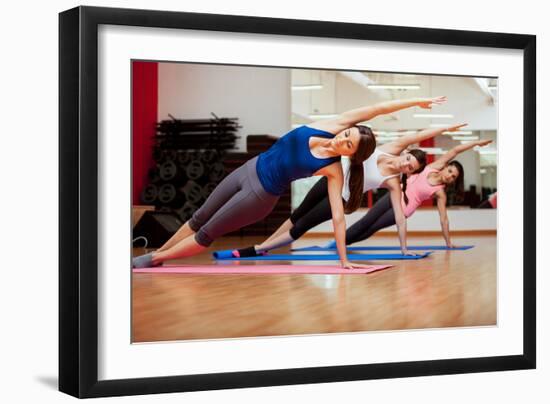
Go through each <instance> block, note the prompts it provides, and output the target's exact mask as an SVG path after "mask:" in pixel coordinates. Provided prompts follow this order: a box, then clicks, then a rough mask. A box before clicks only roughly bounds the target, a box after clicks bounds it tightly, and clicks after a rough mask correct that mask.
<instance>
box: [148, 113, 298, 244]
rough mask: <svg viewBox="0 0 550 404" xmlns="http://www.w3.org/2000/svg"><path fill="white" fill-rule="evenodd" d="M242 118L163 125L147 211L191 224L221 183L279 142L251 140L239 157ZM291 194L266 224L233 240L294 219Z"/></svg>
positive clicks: (252, 137) (267, 138)
mask: <svg viewBox="0 0 550 404" xmlns="http://www.w3.org/2000/svg"><path fill="white" fill-rule="evenodd" d="M237 121H238V118H218V117H215V116H214V119H194V120H181V119H175V118H173V117H171V119H170V120H165V121H161V122H159V123H158V124H157V134H156V136H155V146H154V148H153V159H154V161H155V166H154V167H153V168H151V169H150V170H149V175H148V177H149V181H148V183H147V185H146V186H145V188H144V189H143V191H142V193H141V201H142V203H144V204H145V205H154V206H155V210H156V211H160V212H167V213H171V214H172V215H174V216H175V217H177V219H179V220H181V222H183V223H185V222H186V221H187V220H189V219H190V218H191V216H192V215H193V213H194V212H195V211H196V210H197V209H198V207H199V206H201V204H202V203H204V201H205V200H206V198H207V197H208V196H209V195H210V193H211V192H212V191H213V190H214V188H215V187H216V186H217V185H218V184H219V182H220V181H221V180H222V179H223V178H224V177H225V176H226V175H228V174H229V173H231V172H232V171H233V170H235V169H237V168H238V167H240V166H241V165H243V164H244V163H246V161H248V160H249V159H251V158H253V157H254V156H256V155H258V154H260V153H261V152H263V151H265V150H267V149H268V148H269V147H271V145H272V144H273V143H275V142H276V141H277V137H274V136H269V135H249V136H248V137H247V150H248V152H247V153H237V152H234V151H232V150H234V149H235V143H236V140H237V139H238V136H237V135H236V132H237V129H238V128H239V125H238V122H237ZM290 211H291V206H290V190H289V191H287V192H286V193H285V194H284V195H282V196H281V197H280V199H279V201H278V203H277V204H276V206H275V208H274V209H273V211H272V212H271V213H270V214H269V215H268V216H267V217H266V218H265V219H263V220H261V221H260V222H257V223H254V224H251V225H249V226H245V227H243V228H242V229H240V230H238V231H236V232H233V233H231V234H230V235H233V236H235V235H236V236H267V235H269V234H271V233H272V232H273V231H275V230H276V229H277V228H278V227H279V226H280V225H281V224H282V223H283V222H284V221H285V220H286V219H287V218H288V217H289V215H290Z"/></svg>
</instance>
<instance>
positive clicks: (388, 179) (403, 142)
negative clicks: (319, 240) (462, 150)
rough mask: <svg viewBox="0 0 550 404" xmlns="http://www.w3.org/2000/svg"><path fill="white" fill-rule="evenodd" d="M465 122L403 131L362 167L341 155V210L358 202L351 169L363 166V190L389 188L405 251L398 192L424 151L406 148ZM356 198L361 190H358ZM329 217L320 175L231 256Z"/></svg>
mask: <svg viewBox="0 0 550 404" xmlns="http://www.w3.org/2000/svg"><path fill="white" fill-rule="evenodd" d="M465 125H466V124H461V125H455V126H450V127H446V128H434V129H425V130H422V131H420V132H417V133H415V134H410V135H405V136H402V137H400V138H399V139H398V140H395V141H393V142H390V143H387V144H384V145H382V146H380V147H377V148H376V149H375V151H374V152H373V154H372V155H371V156H370V157H369V158H368V159H367V160H365V161H364V162H363V164H362V167H361V166H360V165H359V166H358V167H353V166H351V167H350V163H349V160H348V159H342V168H343V170H344V188H343V190H342V199H343V203H344V208H345V213H351V212H352V211H353V210H348V209H347V207H348V206H350V205H352V206H359V205H360V201H359V203H357V201H355V202H354V203H352V201H350V191H349V189H350V187H353V184H350V178H354V177H355V178H358V177H359V179H360V177H361V176H357V175H355V176H351V175H350V174H351V170H353V169H357V168H358V169H359V170H361V169H362V170H363V176H362V177H363V179H362V180H363V194H364V193H366V192H367V191H369V190H371V189H377V188H386V189H388V190H389V192H390V199H391V202H392V205H393V208H394V213H395V223H396V225H397V228H398V233H399V242H400V244H401V252H402V254H404V255H406V254H409V252H408V251H407V240H406V237H407V236H406V234H407V226H406V217H405V214H404V213H403V209H402V206H401V198H402V192H405V191H406V189H407V176H409V175H412V174H416V173H419V172H420V171H422V170H423V169H424V167H425V165H426V154H425V153H424V152H423V151H421V150H418V149H413V150H406V149H407V147H409V146H410V145H412V144H415V143H419V142H421V141H423V140H427V139H431V138H433V137H435V136H438V135H441V134H442V133H443V132H453V131H456V130H458V129H460V128H462V127H463V126H465ZM358 195H359V198H361V197H362V194H358ZM330 218H331V208H330V202H329V197H328V185H327V181H326V179H325V178H321V179H320V180H319V181H317V183H316V184H315V185H314V186H313V187H312V188H311V190H310V191H309V192H308V194H307V195H306V197H305V198H304V200H303V201H302V203H301V204H300V206H299V207H298V208H296V209H295V210H294V212H292V214H291V216H290V218H289V219H287V220H286V221H285V222H284V223H283V224H282V225H281V226H280V227H279V229H277V231H276V232H275V233H273V234H272V235H271V236H270V237H269V238H268V239H267V240H266V241H264V242H263V243H262V244H259V245H256V246H251V247H248V248H243V249H239V250H235V251H233V255H234V256H235V257H250V256H256V255H261V254H264V253H266V252H267V251H269V250H273V249H275V248H279V247H282V246H284V245H287V244H290V243H292V242H293V241H295V240H297V239H298V238H300V237H301V236H302V235H303V234H304V233H306V232H307V231H308V230H310V229H312V228H313V227H315V226H317V225H318V224H320V223H323V222H325V221H327V220H329V219H330Z"/></svg>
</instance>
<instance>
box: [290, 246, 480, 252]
mask: <svg viewBox="0 0 550 404" xmlns="http://www.w3.org/2000/svg"><path fill="white" fill-rule="evenodd" d="M470 248H474V246H473V245H463V246H460V247H454V248H449V247H447V246H445V245H416V246H407V249H408V250H411V251H426V250H449V251H452V250H469V249H470ZM347 250H348V251H401V247H399V246H363V247H347ZM292 251H336V247H322V246H317V245H313V246H309V247H300V248H293V249H292Z"/></svg>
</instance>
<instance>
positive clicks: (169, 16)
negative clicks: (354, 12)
mask: <svg viewBox="0 0 550 404" xmlns="http://www.w3.org/2000/svg"><path fill="white" fill-rule="evenodd" d="M101 24H112V25H125V26H140V27H156V28H176V29H177V28H180V29H194V30H206V31H224V32H241V33H256V34H275V35H290V36H309V37H323V38H343V39H358V40H370V41H386V42H387V41H391V42H405V43H423V44H439V45H450V46H453V45H461V46H476V47H487V48H508V49H520V50H522V51H523V60H524V64H523V67H524V76H523V84H524V88H523V105H524V111H523V129H524V136H523V142H524V143H523V150H524V156H523V158H524V160H523V161H524V167H523V181H524V183H523V223H524V232H523V251H524V261H523V354H521V355H511V356H495V357H482V358H466V359H445V360H426V361H415V362H400V363H380V364H364V365H350V366H331V367H313V368H298V369H296V368H295V369H280V370H263V371H250V372H234V373H215V374H214V373H211V374H190V375H181V376H170V377H150V378H139V379H122V380H106V381H99V380H98V376H97V373H98V337H97V336H98V322H97V319H98V268H97V266H98V242H97V236H98V230H97V227H98V202H97V201H98V137H97V130H98V123H97V120H98V119H97V118H98V104H97V102H98V66H97V51H98V26H99V25H101ZM535 66H536V37H535V36H533V35H518V34H504V33H489V32H473V31H458V30H443V29H426V28H409V27H396V26H382V25H367V24H350V23H339V22H325V21H304V20H289V19H279V18H260V17H246V16H229V15H215V14H198V13H183V12H167V11H152V10H131V9H113V8H97V7H77V8H74V9H71V10H68V11H65V12H62V13H60V15H59V99H60V102H59V156H60V157H59V185H60V189H59V234H60V235H59V390H60V391H62V392H65V393H67V394H70V395H73V396H75V397H80V398H85V397H104V396H121V395H135V394H151V393H168V392H184V391H197V390H214V389H227V388H244V387H261V386H275V385H291V384H302V383H325V382H337V381H351V380H364V379H381V378H396V377H411V376H427V375H442V374H458V373H470V372H489V371H502V370H514V369H533V368H535V366H536V287H535V282H536V227H535V226H536V222H535V221H536V205H535V204H536V202H535V201H536V176H535V174H536V172H535V167H536V160H535V146H536V139H535V135H536V133H535V130H536V129H535V127H536V124H535V123H536V108H535V105H536V81H535V80H536V74H535V73H536V67H535Z"/></svg>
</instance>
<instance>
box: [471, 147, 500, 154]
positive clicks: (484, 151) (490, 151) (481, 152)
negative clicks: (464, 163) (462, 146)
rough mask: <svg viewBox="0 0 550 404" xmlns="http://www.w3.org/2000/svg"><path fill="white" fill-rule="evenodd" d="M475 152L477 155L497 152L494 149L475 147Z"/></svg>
mask: <svg viewBox="0 0 550 404" xmlns="http://www.w3.org/2000/svg"><path fill="white" fill-rule="evenodd" d="M475 150H477V151H478V153H479V154H497V151H496V150H494V149H489V150H487V149H482V148H481V147H476V148H475Z"/></svg>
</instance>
